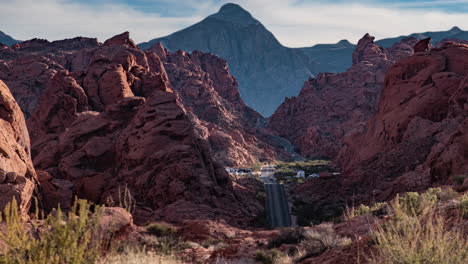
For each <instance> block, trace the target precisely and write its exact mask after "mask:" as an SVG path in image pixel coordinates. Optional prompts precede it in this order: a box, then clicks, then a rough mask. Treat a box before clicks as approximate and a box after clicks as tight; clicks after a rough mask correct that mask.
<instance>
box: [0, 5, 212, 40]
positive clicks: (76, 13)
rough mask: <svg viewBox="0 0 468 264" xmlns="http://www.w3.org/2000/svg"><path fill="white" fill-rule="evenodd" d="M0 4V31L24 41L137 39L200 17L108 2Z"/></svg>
mask: <svg viewBox="0 0 468 264" xmlns="http://www.w3.org/2000/svg"><path fill="white" fill-rule="evenodd" d="M3 2H5V3H3ZM0 6H1V8H0V20H1V24H0V30H2V31H4V32H5V33H7V34H11V35H12V36H13V37H14V38H17V39H23V40H25V39H31V38H33V37H38V38H46V39H49V40H56V39H64V38H71V37H75V36H87V37H98V38H99V40H100V41H103V40H105V39H107V38H109V37H112V36H113V35H116V34H118V33H121V32H123V31H130V33H131V36H132V37H133V38H134V39H135V40H136V41H138V42H140V41H144V40H148V39H151V38H153V37H155V36H160V35H166V34H170V33H172V32H174V31H175V30H178V29H180V28H182V27H185V26H187V25H190V24H193V23H195V22H197V21H199V20H201V19H202V18H203V17H202V16H197V15H191V16H186V17H162V16H160V15H158V14H157V13H146V12H142V11H138V10H136V9H134V8H132V7H131V6H128V5H126V4H122V3H112V2H110V1H101V2H98V1H96V2H95V3H87V4H85V3H76V1H75V2H71V1H64V0H13V1H11V0H0Z"/></svg>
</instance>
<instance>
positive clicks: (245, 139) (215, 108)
mask: <svg viewBox="0 0 468 264" xmlns="http://www.w3.org/2000/svg"><path fill="white" fill-rule="evenodd" d="M154 53H156V54H157V55H158V57H159V58H160V59H161V60H162V62H163V64H164V68H165V69H166V71H167V74H168V76H169V80H170V84H171V85H172V87H174V90H176V91H177V93H178V94H179V95H180V97H181V99H182V102H183V104H184V106H185V108H186V109H187V110H188V111H189V112H191V115H189V116H190V117H191V118H192V122H193V123H194V124H196V128H197V132H198V133H199V134H200V136H201V137H202V138H204V139H206V140H207V141H208V142H209V143H210V146H211V149H212V151H213V155H214V157H215V159H216V160H218V161H220V162H221V163H222V164H224V165H227V166H239V165H250V164H253V163H255V162H258V160H261V161H272V160H275V159H278V158H279V157H283V158H284V157H287V156H289V154H288V153H287V152H286V151H284V150H282V148H281V147H279V146H276V145H275V144H274V141H275V139H274V138H271V137H270V136H269V135H268V134H267V133H266V132H265V131H264V130H263V128H262V126H263V123H264V122H265V120H264V118H263V117H262V116H261V115H260V114H258V113H257V112H256V111H254V110H253V109H252V108H250V107H248V106H247V105H246V104H245V103H244V101H243V100H242V99H241V97H240V93H239V89H238V87H237V81H236V80H235V78H234V77H233V76H232V75H231V74H230V73H229V69H228V66H227V64H226V61H224V60H223V59H221V58H219V57H217V56H215V55H213V54H208V53H202V52H198V51H194V52H192V53H186V52H184V51H178V52H176V53H170V52H168V51H167V50H166V49H164V47H163V46H162V45H161V44H160V43H157V44H155V45H154V46H153V47H151V48H150V49H149V50H148V51H147V55H148V57H150V58H151V57H154V55H152V54H154ZM152 64H153V65H155V66H153V67H156V69H159V68H161V67H162V66H161V65H160V64H159V62H157V61H155V62H154V63H152Z"/></svg>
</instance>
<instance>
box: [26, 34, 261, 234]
mask: <svg viewBox="0 0 468 264" xmlns="http://www.w3.org/2000/svg"><path fill="white" fill-rule="evenodd" d="M132 43H133V41H132V40H130V39H129V38H128V33H124V34H121V35H118V36H116V37H114V38H112V39H110V40H108V41H106V42H105V43H104V44H103V45H102V46H99V47H97V48H95V49H84V50H80V51H77V52H75V53H73V54H72V56H69V57H67V60H68V61H69V62H72V63H71V64H67V65H75V66H72V67H71V68H70V69H71V71H67V70H60V71H57V72H56V73H55V75H53V77H51V78H50V79H49V80H48V81H47V84H46V89H45V91H43V93H42V96H41V99H40V104H39V107H38V108H37V109H36V110H35V112H34V114H33V116H32V117H31V118H30V119H29V121H28V126H29V127H30V130H31V138H32V142H33V147H32V149H33V151H32V156H33V160H34V164H35V166H36V168H38V169H40V170H41V175H45V176H44V177H41V182H42V183H43V184H44V186H45V187H46V188H45V192H46V193H45V194H44V196H45V198H47V199H48V203H46V205H47V206H48V207H49V208H52V207H54V206H56V205H57V204H56V203H57V202H60V203H64V204H65V205H70V201H71V199H72V195H77V196H78V197H79V198H86V199H89V200H91V201H93V202H96V203H105V204H108V205H111V206H112V205H125V206H130V207H132V208H133V210H134V216H135V220H136V221H137V222H138V223H144V222H148V221H154V220H157V219H160V220H167V221H171V222H178V221H181V220H183V219H221V218H222V219H226V220H227V221H229V222H230V223H233V224H236V225H242V224H245V223H246V222H248V221H249V220H250V218H251V217H254V216H255V215H256V214H257V213H258V212H259V210H260V206H258V204H257V202H256V201H254V199H253V198H252V200H253V202H252V200H249V199H250V198H247V197H238V196H237V195H236V194H235V190H234V189H233V187H232V183H231V180H230V178H229V176H228V175H227V173H226V171H225V170H224V168H223V167H221V166H220V165H219V164H217V163H216V162H215V161H214V160H213V159H212V157H211V153H210V148H209V146H208V144H207V142H206V141H205V139H204V138H202V137H200V135H199V133H198V132H197V131H196V130H195V127H194V125H195V126H197V123H195V124H194V123H193V122H192V120H196V118H192V117H191V116H190V112H188V113H187V111H186V110H185V108H184V106H183V105H182V103H181V100H180V99H179V96H178V94H177V93H176V92H174V91H173V90H172V89H171V85H170V84H169V78H168V76H167V73H166V70H165V65H163V64H162V62H161V60H160V58H159V56H158V55H156V54H155V53H148V54H149V55H147V54H145V53H144V52H142V51H141V50H139V49H138V48H136V46H134V44H132ZM77 60H78V61H79V62H77ZM73 62H77V63H73ZM211 89H213V88H212V86H211ZM42 171H43V172H42ZM47 175H50V177H49V176H47ZM126 192H127V194H125V193H126ZM124 197H127V198H124ZM122 199H130V200H125V201H123V200H122ZM135 202H136V203H135ZM226 204H229V209H227V208H226Z"/></svg>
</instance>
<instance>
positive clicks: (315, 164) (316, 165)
mask: <svg viewBox="0 0 468 264" xmlns="http://www.w3.org/2000/svg"><path fill="white" fill-rule="evenodd" d="M330 163H331V162H330V161H329V160H308V161H296V162H279V163H278V164H277V165H276V171H275V177H276V178H277V179H279V180H284V179H285V178H286V177H288V176H295V175H296V172H297V171H299V170H303V171H304V172H305V174H306V175H310V174H312V173H318V172H322V171H329V170H330Z"/></svg>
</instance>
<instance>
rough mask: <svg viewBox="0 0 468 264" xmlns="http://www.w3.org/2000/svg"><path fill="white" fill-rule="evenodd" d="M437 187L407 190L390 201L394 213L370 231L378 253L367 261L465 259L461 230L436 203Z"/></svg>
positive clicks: (467, 259) (455, 263) (466, 251)
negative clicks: (449, 222) (417, 191)
mask: <svg viewBox="0 0 468 264" xmlns="http://www.w3.org/2000/svg"><path fill="white" fill-rule="evenodd" d="M439 193H440V189H439V188H435V189H430V190H428V191H427V192H426V193H423V194H420V195H416V194H415V193H408V194H406V195H404V196H402V197H396V199H394V200H393V201H392V202H391V209H392V211H393V214H394V215H393V216H392V217H391V218H390V219H389V220H388V221H387V222H385V223H384V224H382V225H380V226H379V227H378V228H377V229H376V230H374V232H373V234H374V236H375V243H376V245H375V246H376V248H377V249H378V251H377V253H375V254H374V255H373V256H371V257H370V258H369V262H370V263H381V264H390V263H427V264H436V263H453V264H458V263H460V264H461V263H467V262H468V243H467V242H468V241H467V239H466V237H464V235H463V231H462V230H460V229H457V228H449V227H448V226H447V224H446V223H445V222H444V218H443V217H442V216H440V215H438V214H437V209H436V207H435V201H436V198H435V197H436V195H437V194H439Z"/></svg>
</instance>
